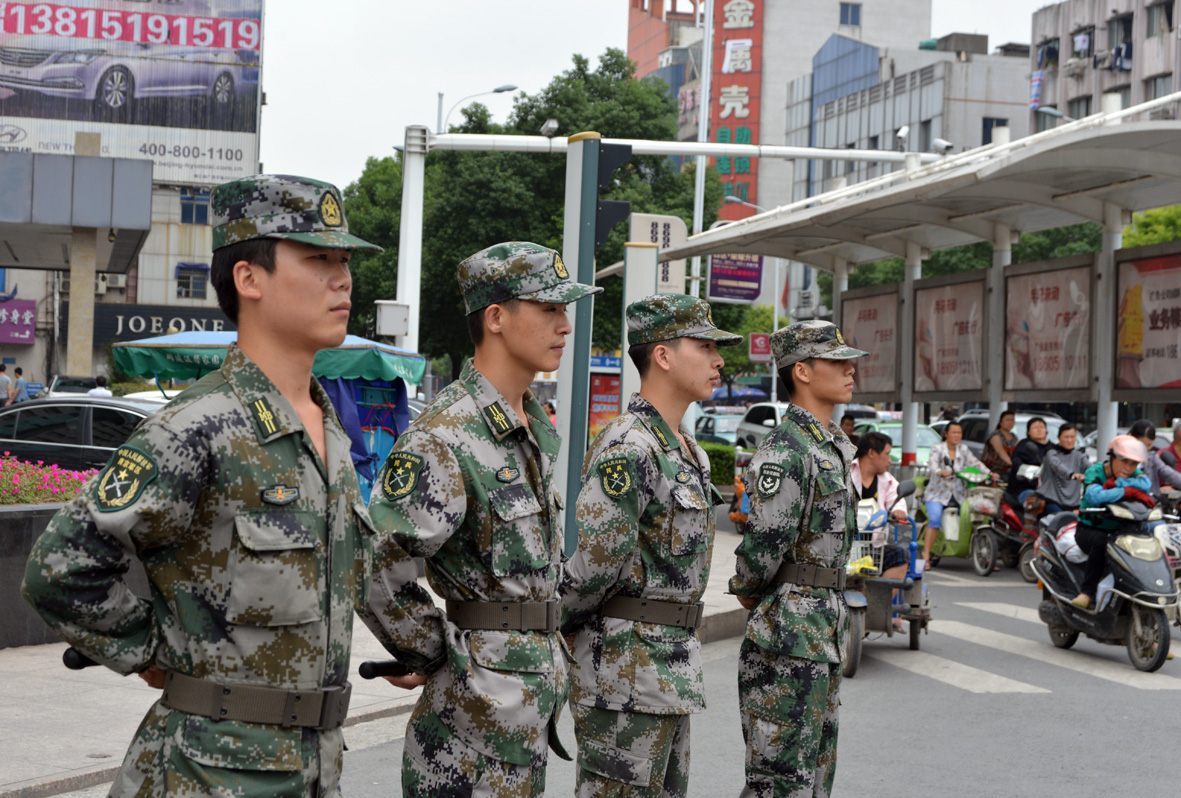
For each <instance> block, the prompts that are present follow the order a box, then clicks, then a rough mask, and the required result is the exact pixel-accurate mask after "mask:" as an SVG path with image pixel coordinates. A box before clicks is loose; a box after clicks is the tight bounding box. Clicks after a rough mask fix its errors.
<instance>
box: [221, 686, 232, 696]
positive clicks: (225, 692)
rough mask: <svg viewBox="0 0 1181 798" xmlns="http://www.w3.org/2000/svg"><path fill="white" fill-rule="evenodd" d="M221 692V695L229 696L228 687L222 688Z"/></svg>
mask: <svg viewBox="0 0 1181 798" xmlns="http://www.w3.org/2000/svg"><path fill="white" fill-rule="evenodd" d="M221 692H222V694H223V695H229V694H230V688H228V687H225V688H223V689H222V691H221Z"/></svg>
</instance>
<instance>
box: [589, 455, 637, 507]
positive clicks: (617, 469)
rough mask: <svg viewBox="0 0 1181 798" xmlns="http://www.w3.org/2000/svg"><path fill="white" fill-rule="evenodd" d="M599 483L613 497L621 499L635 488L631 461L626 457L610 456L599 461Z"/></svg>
mask: <svg viewBox="0 0 1181 798" xmlns="http://www.w3.org/2000/svg"><path fill="white" fill-rule="evenodd" d="M598 472H599V484H600V485H601V486H602V488H603V493H606V494H607V495H608V496H610V497H611V498H613V499H621V498H623V497H624V496H626V495H628V494H629V493H631V492H632V490H634V489H635V486H636V481H635V478H634V477H633V475H632V469H631V463H630V462H629V461H628V459H627V458H626V457H612V458H610V459H608V460H603V461H602V462H601V463H599V467H598Z"/></svg>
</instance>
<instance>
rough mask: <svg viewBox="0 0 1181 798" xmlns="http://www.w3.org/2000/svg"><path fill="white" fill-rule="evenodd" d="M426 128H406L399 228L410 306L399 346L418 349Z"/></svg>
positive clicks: (401, 293) (404, 292)
mask: <svg viewBox="0 0 1181 798" xmlns="http://www.w3.org/2000/svg"><path fill="white" fill-rule="evenodd" d="M426 154H427V129H426V127H425V126H423V125H409V126H408V127H407V128H406V146H405V148H404V149H403V150H402V220H401V226H400V227H399V230H398V284H397V292H398V301H399V302H404V303H406V305H407V306H408V307H409V308H410V310H409V312H408V314H407V316H408V318H407V331H406V335H405V336H404V337H403V338H402V339H401V340H398V341H397V345H398V346H400V347H402V348H403V349H409V350H410V351H411V352H417V351H418V320H419V305H420V304H421V293H422V193H423V187H424V186H425V184H426Z"/></svg>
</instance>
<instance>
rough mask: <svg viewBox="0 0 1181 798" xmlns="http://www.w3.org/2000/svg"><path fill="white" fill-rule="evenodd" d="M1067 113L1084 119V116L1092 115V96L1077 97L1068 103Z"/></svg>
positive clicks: (1073, 117) (1074, 117) (1075, 117)
mask: <svg viewBox="0 0 1181 798" xmlns="http://www.w3.org/2000/svg"><path fill="white" fill-rule="evenodd" d="M1066 115H1067V116H1069V117H1070V118H1071V119H1082V118H1083V117H1084V116H1090V115H1091V98H1090V97H1089V96H1087V97H1075V98H1074V99H1073V100H1071V101H1070V102H1069V103H1067V104H1066Z"/></svg>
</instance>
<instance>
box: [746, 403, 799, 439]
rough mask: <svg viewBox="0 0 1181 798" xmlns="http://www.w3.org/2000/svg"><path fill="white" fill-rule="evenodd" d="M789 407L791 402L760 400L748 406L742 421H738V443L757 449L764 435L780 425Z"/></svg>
mask: <svg viewBox="0 0 1181 798" xmlns="http://www.w3.org/2000/svg"><path fill="white" fill-rule="evenodd" d="M789 407H791V403H790V402H759V403H758V404H753V405H751V406H750V407H748V408H747V409H746V414H745V415H744V416H743V417H742V421H740V422H738V432H737V434H736V440H737V443H738V445H740V446H745V447H746V448H748V449H757V448H758V446H759V444H760V443H762V442H763V437H764V436H765V435H766V434H767V433H768V432H770V431H771V430H773V429H775V428H776V427H778V426H779V422H780V421H782V420H783V415H784V413H786V412H787V408H789Z"/></svg>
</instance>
